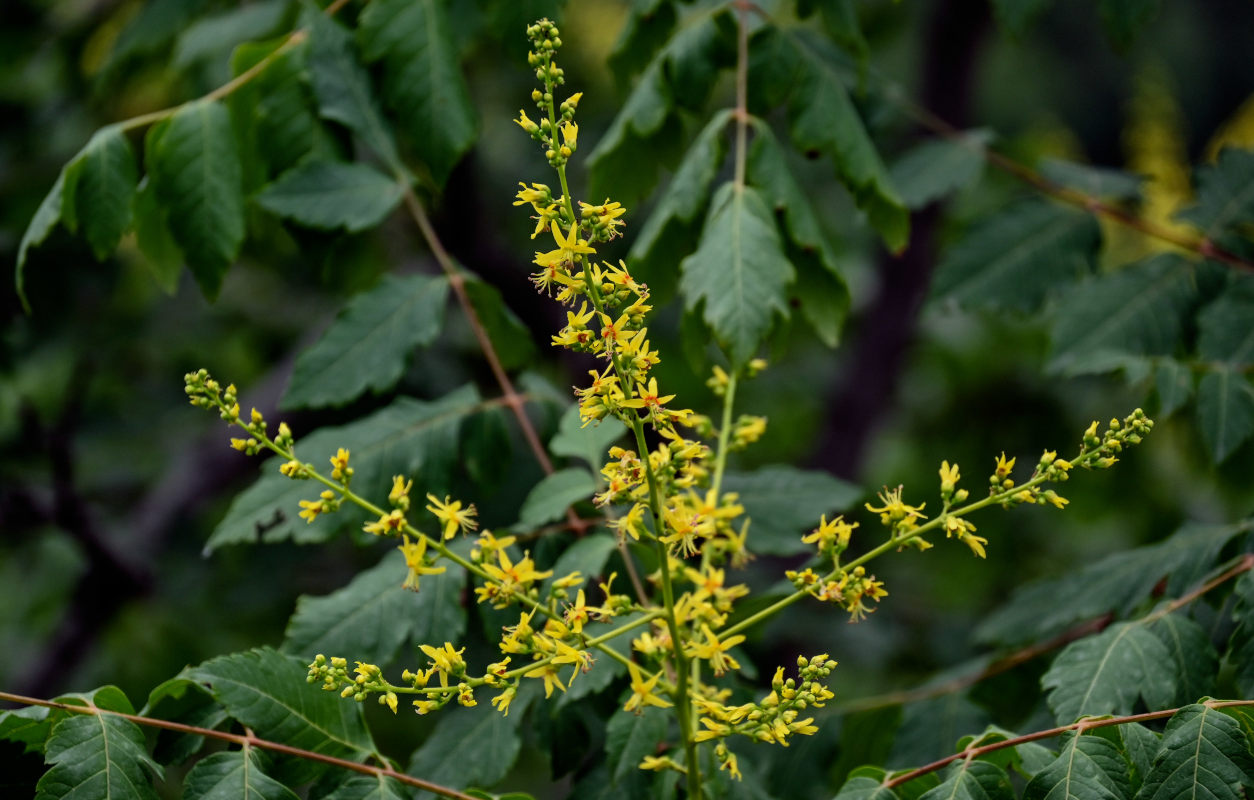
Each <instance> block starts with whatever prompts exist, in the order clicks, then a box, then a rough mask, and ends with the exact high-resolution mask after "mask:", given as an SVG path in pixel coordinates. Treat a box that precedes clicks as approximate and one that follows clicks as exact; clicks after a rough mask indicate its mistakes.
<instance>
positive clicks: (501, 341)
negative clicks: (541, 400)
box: [463, 274, 536, 369]
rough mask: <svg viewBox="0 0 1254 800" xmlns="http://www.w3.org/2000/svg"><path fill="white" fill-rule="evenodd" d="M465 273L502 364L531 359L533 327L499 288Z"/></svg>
mask: <svg viewBox="0 0 1254 800" xmlns="http://www.w3.org/2000/svg"><path fill="white" fill-rule="evenodd" d="M464 277H465V283H464V284H463V286H464V287H465V289H466V295H467V297H469V298H470V304H471V305H472V306H474V309H475V313H476V314H477V315H478V317H479V322H480V323H482V324H483V327H484V330H485V331H487V334H488V339H490V340H491V342H492V347H493V348H494V349H495V350H496V355H497V357H498V358H499V359H500V360H501V366H502V367H504V368H505V369H514V368H516V367H521V366H523V365H525V364H529V363H531V361H532V360H533V359H534V358H535V353H536V346H535V343H534V342H532V339H531V335H532V334H531V329H530V328H528V327H527V326H526V325H524V324H523V322H522V320H520V319H519V318H518V317H517V316H516V315H515V314H514V312H513V311H511V310H510V308H509V306H507V305H506V304H505V299H504V298H503V297H502V296H501V292H500V290H499V289H497V288H496V287H495V286H493V285H492V284H490V283H485V282H484V281H481V280H479V279H478V278H477V277H472V276H471V275H469V274H467V275H465V276H464Z"/></svg>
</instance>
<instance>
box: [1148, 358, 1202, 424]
mask: <svg viewBox="0 0 1254 800" xmlns="http://www.w3.org/2000/svg"><path fill="white" fill-rule="evenodd" d="M1154 388H1155V389H1157V390H1158V413H1157V414H1156V415H1155V416H1154V418H1155V419H1166V418H1167V417H1169V416H1171V415H1172V414H1174V413H1175V412H1176V411H1178V410H1179V409H1180V408H1181V407H1182V406H1183V405H1184V404H1185V403H1187V402H1189V398H1190V397H1192V396H1193V371H1192V370H1190V369H1189V368H1188V367H1187V366H1186V365H1184V364H1181V363H1180V362H1179V361H1176V360H1174V359H1170V358H1164V359H1160V360H1159V361H1158V363H1156V364H1155V365H1154Z"/></svg>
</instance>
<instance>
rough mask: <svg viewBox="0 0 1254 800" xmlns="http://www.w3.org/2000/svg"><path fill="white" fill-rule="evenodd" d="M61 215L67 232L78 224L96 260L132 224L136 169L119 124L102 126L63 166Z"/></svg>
mask: <svg viewBox="0 0 1254 800" xmlns="http://www.w3.org/2000/svg"><path fill="white" fill-rule="evenodd" d="M64 176H65V178H64V180H65V183H64V185H63V189H62V191H63V195H62V207H61V219H62V220H63V221H64V222H65V227H66V228H68V229H69V230H70V231H71V232H77V230H78V228H79V226H80V225H81V227H82V231H83V238H85V239H86V240H87V243H88V244H89V245H91V251H92V254H93V255H95V256H96V260H97V261H103V260H104V259H105V258H106V257H107V256H108V255H109V254H110V253H112V252H113V251H114V250H115V249H117V246H118V242H120V241H122V234H124V233H126V231H127V229H128V228H130V226H131V202H132V200H133V199H134V197H135V188H136V184H137V183H138V182H139V173H138V170H137V168H136V166H135V153H134V152H133V151H132V150H131V144H130V142H128V141H127V140H126V134H125V133H124V132H123V130H122V128H121V127H120V126H118V125H110V126H108V127H106V128H101V129H100V130H98V131H96V133H95V134H93V135H92V137H91V140H90V141H88V142H87V145H86V146H85V147H84V148H83V149H82V150H80V151H79V153H78V155H76V156H75V157H74V159H73V160H72V161H70V163H69V164H67V165H66V167H65V172H64Z"/></svg>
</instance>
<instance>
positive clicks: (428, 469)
mask: <svg viewBox="0 0 1254 800" xmlns="http://www.w3.org/2000/svg"><path fill="white" fill-rule="evenodd" d="M482 409H483V405H482V403H481V402H480V400H479V395H478V393H477V392H476V391H475V389H474V387H473V386H465V387H463V388H461V389H458V390H456V391H454V392H451V393H449V394H447V395H445V396H444V397H442V398H440V399H439V400H435V401H432V402H423V401H420V400H414V399H412V398H408V397H402V398H399V399H397V400H396V401H395V402H394V403H392V404H391V405H389V406H387V407H386V408H383V409H380V410H379V411H376V412H375V413H373V414H371V415H370V416H368V417H365V418H363V419H360V420H357V421H356V422H353V423H350V424H348V425H344V426H341V427H334V428H321V429H319V430H317V431H315V432H314V433H311V434H309V435H308V436H304V437H301V438H299V439H298V440H297V442H296V452H297V454H298V455H299V457H301V458H304V459H306V460H307V461H310V462H314V461H316V462H318V463H321V464H325V463H326V461H325V459H327V458H329V457H330V456H331V455H332V454H333V453H335V452H336V450H337V449H338V448H340V447H344V448H346V449H348V450H349V451H350V452H351V453H352V459H353V468H354V470H355V474H354V476H353V481H354V485H355V486H357V487H358V488H361V487H372V491H379V492H383V491H385V490H386V489H387V488H388V487H390V486H391V481H392V476H393V475H406V476H416V477H417V478H419V479H420V480H422V481H425V482H426V483H427V484H428V485H427V486H425V487H424V488H425V489H427V490H431V491H439V490H442V489H443V488H444V486H445V484H446V483H447V476H448V474H449V471H450V470H451V469H452V465H453V463H454V461H455V459H456V457H457V445H458V431H459V429H460V427H461V423H462V420H464V419H465V418H466V416H467V415H469V414H474V413H478V412H479V411H481V410H482ZM280 463H281V462H280V460H279V459H277V458H274V459H270V460H269V461H267V462H266V463H265V464H263V465H262V476H261V477H260V478H259V479H258V480H257V481H256V482H255V483H254V484H253V485H252V486H250V487H249V488H248V489H246V490H244V491H243V492H242V493H241V494H239V495H237V496H236V498H235V501H234V502H233V503H232V504H231V508H230V510H228V511H227V514H226V517H225V518H224V519H223V520H222V521H221V522H220V523H218V526H217V528H215V529H214V531H213V534H212V535H211V536H210V537H209V541H208V543H206V545H205V552H206V553H210V552H212V551H213V550H215V549H217V548H219V547H222V546H223V545H227V544H239V543H241V542H256V541H257V540H258V538H259V537H262V534H264V541H266V542H277V541H283V540H285V539H289V538H290V539H293V540H294V541H296V542H297V543H298V544H307V543H311V542H322V541H326V540H327V539H328V538H330V537H331V536H332V535H334V534H335V532H336V531H338V530H340V529H342V528H344V527H354V528H355V527H357V526H359V525H360V524H361V523H362V522H363V521H364V520H365V519H366V513H365V512H364V511H361V510H359V509H357V508H356V507H355V506H352V505H351V504H348V503H345V504H344V506H343V507H342V508H341V509H340V510H339V511H336V512H335V513H333V514H324V515H321V516H319V517H318V519H316V520H315V521H314V522H312V523H306V522H305V520H303V519H300V518H299V517H297V513H298V511H299V501H300V500H308V499H310V498H313V497H317V495H318V492H319V491H320V490H319V488H318V487H317V485H311V484H310V482H308V481H294V480H291V479H290V478H287V477H284V476H283V475H282V474H280V473H279V471H278V468H279V464H280ZM415 495H416V496H418V497H421V496H422V493H421V492H420V491H418V490H415Z"/></svg>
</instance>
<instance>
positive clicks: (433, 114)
mask: <svg viewBox="0 0 1254 800" xmlns="http://www.w3.org/2000/svg"><path fill="white" fill-rule="evenodd" d="M446 13H447V12H446V10H445V6H444V3H443V2H441V0H378V2H371V3H369V4H368V5H367V6H366V7H365V10H364V11H362V14H361V19H360V20H359V23H358V28H357V34H358V42H359V43H360V44H361V50H362V55H363V56H364V57H365V59H366V61H367V62H370V63H374V62H382V64H383V97H384V101H385V102H386V103H387V105H388V107H389V108H390V109H392V111H394V112H395V113H396V115H397V117H398V119H399V120H400V124H401V126H402V129H403V130H404V131H405V132H406V133H408V135H409V137H410V138H411V139H412V140H413V142H414V143H415V145H416V146H417V148H418V151H419V153H420V154H421V156H422V160H423V162H424V163H425V164H426V165H427V168H428V169H430V170H431V174H432V177H434V178H435V182H436V184H437V185H442V184H443V183H444V181H445V179H446V178H447V177H448V174H449V172H450V171H451V170H452V169H453V167H454V166H455V165H456V164H457V162H458V161H460V160H461V158H462V156H464V155H465V154H466V151H467V150H469V149H470V147H471V145H473V144H474V141H475V137H476V136H477V134H478V128H479V124H478V122H477V120H476V119H475V111H474V106H473V105H471V102H470V91H469V90H468V89H467V88H466V81H465V79H464V78H463V77H462V72H461V67H460V66H459V64H458V55H457V52H456V51H455V50H454V47H453V43H454V38H453V36H452V35H451V34H450V32H449V23H448V19H447V18H446Z"/></svg>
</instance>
